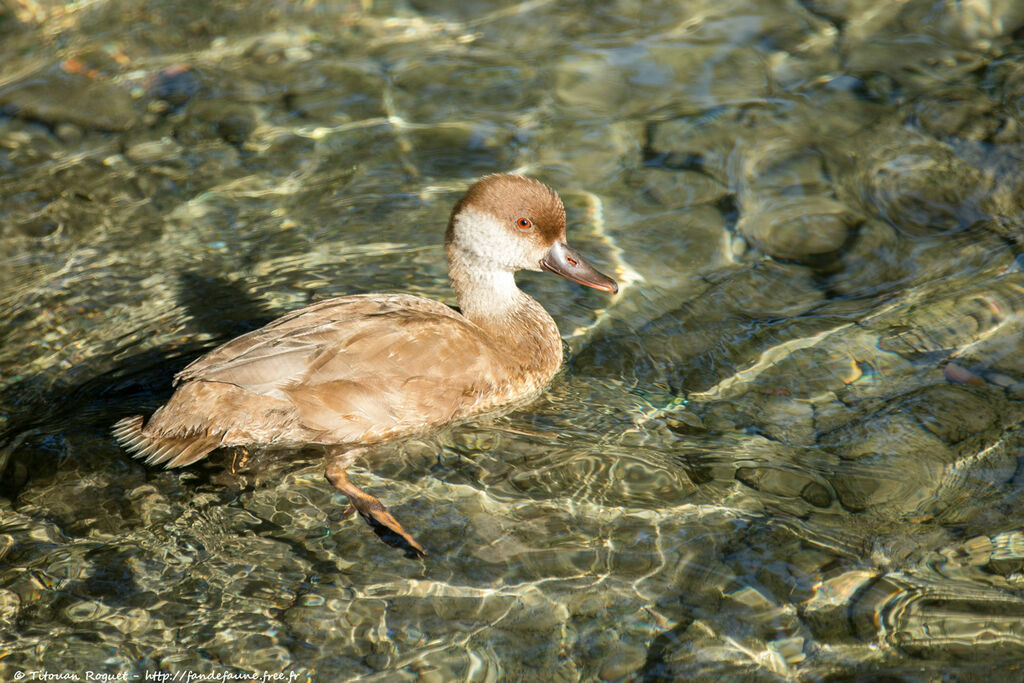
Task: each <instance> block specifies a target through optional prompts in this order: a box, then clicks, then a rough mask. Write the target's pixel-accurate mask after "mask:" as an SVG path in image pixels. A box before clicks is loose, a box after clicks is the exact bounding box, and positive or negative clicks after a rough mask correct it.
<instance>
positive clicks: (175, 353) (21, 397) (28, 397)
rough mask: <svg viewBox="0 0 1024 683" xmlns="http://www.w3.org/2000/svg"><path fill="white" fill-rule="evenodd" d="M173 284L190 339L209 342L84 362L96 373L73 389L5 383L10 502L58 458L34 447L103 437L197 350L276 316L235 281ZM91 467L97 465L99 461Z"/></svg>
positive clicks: (150, 405) (3, 437) (4, 457)
mask: <svg viewBox="0 0 1024 683" xmlns="http://www.w3.org/2000/svg"><path fill="white" fill-rule="evenodd" d="M178 280H179V283H180V285H181V286H180V287H179V288H178V292H179V293H180V294H179V300H178V303H179V304H180V305H181V306H182V307H183V308H184V309H185V311H186V312H187V315H188V317H189V318H190V319H191V320H192V321H193V323H194V325H193V327H192V329H193V333H192V335H191V336H192V337H196V336H199V335H200V333H202V334H203V335H204V336H206V337H208V338H209V339H208V340H204V341H201V342H199V341H187V342H185V343H184V344H182V345H164V346H160V347H157V348H151V349H147V350H146V351H144V352H142V353H135V354H130V355H123V354H120V353H117V354H112V355H109V356H107V357H105V358H104V357H97V358H93V359H90V360H89V362H90V363H91V364H92V365H94V366H95V367H96V368H97V370H98V372H97V374H95V375H93V376H91V377H88V378H87V379H84V380H82V381H80V382H76V383H75V384H70V385H68V384H62V383H61V382H60V381H59V380H58V381H56V382H54V381H52V380H51V378H49V377H48V376H46V375H37V376H34V377H32V378H29V379H26V380H23V381H21V382H18V383H16V384H13V385H12V386H10V387H9V388H8V390H7V392H6V394H5V395H4V396H2V397H0V401H3V402H4V403H6V404H7V405H14V406H16V409H15V412H14V413H13V414H12V415H11V416H10V417H9V419H8V424H7V427H6V429H5V430H4V432H3V433H2V434H0V475H2V476H0V493H2V494H3V495H5V496H9V497H14V496H16V495H17V493H18V491H19V490H20V489H21V488H22V487H23V486H24V485H25V484H26V483H27V482H28V481H29V479H36V478H44V477H48V476H52V475H53V473H54V471H55V470H56V468H57V467H58V465H59V462H58V460H57V459H56V458H52V457H51V458H48V457H46V454H47V453H51V452H52V451H51V450H50V449H46V448H39V447H37V446H38V445H40V444H41V443H42V442H44V441H45V440H46V439H47V438H48V437H49V436H50V435H52V434H55V433H58V432H61V433H65V434H67V433H76V432H79V433H81V432H91V433H102V434H107V435H109V430H110V426H111V425H112V424H113V423H114V422H116V421H117V420H119V419H120V418H122V417H125V416H128V415H134V414H138V413H140V412H142V413H149V412H152V411H153V410H154V409H155V408H156V407H158V406H159V405H160V404H161V403H163V402H164V401H165V400H166V399H167V398H169V397H170V395H171V393H172V389H173V387H172V384H173V381H174V375H175V374H177V373H178V372H179V371H181V369H182V368H184V367H185V366H186V365H187V364H188V363H190V362H191V361H192V360H194V359H195V358H197V357H199V356H200V355H201V354H202V353H203V352H205V351H208V350H209V349H211V348H213V347H214V346H217V345H219V344H222V343H224V342H226V341H228V340H230V339H233V338H234V337H237V336H238V335H240V334H244V333H246V332H248V331H251V330H254V329H257V328H259V327H262V326H263V325H266V324H267V323H268V322H270V321H271V320H273V319H274V318H276V317H278V315H280V312H276V313H275V312H274V311H272V310H270V309H269V308H268V306H267V304H266V302H264V301H261V300H260V299H258V298H256V297H254V296H252V294H250V293H249V292H248V291H246V290H245V288H244V287H243V286H241V283H240V282H238V281H233V280H230V279H228V278H225V277H222V276H216V275H215V276H207V275H199V274H197V273H193V272H182V273H179V274H178ZM211 302H217V304H216V305H211ZM221 302H230V306H221V305H220V303H221ZM103 368H107V369H103ZM110 438H112V437H110ZM12 456H13V457H12ZM126 457H127V456H126ZM94 466H95V467H100V468H102V467H104V466H105V463H102V462H99V463H94Z"/></svg>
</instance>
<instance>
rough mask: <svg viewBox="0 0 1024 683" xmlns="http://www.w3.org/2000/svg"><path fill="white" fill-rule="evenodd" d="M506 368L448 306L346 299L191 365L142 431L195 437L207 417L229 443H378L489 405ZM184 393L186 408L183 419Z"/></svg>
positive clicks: (403, 299) (294, 316)
mask: <svg viewBox="0 0 1024 683" xmlns="http://www.w3.org/2000/svg"><path fill="white" fill-rule="evenodd" d="M503 366H504V361H503V360H502V358H501V354H500V352H499V351H498V350H497V349H496V348H494V347H493V345H492V344H491V343H490V341H489V340H488V338H487V337H486V336H485V335H484V334H482V332H481V331H480V329H479V328H478V327H476V326H475V325H473V324H472V323H470V322H469V321H467V320H466V319H465V318H463V317H462V316H461V315H459V314H458V313H456V312H454V311H452V310H451V309H449V308H448V307H447V306H445V305H444V304H441V303H438V302H435V301H431V300H429V299H423V298H419V297H413V296H408V295H389V296H382V295H366V296H349V297H342V298H339V299H332V300H328V301H324V302H321V303H318V304H314V305H312V306H308V307H306V308H304V309H300V310H299V311H296V312H294V313H291V314H289V315H287V316H285V317H283V318H280V319H278V320H276V321H274V322H272V323H270V324H269V325H267V326H266V327H263V328H261V329H259V330H255V331H253V332H250V333H249V334H246V335H243V336H241V337H238V338H237V339H234V340H232V341H230V342H228V343H227V344H224V345H223V346H221V347H219V348H217V349H215V350H213V351H211V352H210V353H209V354H207V355H205V356H203V357H202V358H200V359H198V360H196V361H195V362H193V363H192V364H191V365H189V366H188V367H186V368H185V369H184V370H183V371H182V372H181V373H179V374H178V376H177V377H176V378H175V379H176V381H177V382H178V383H180V384H181V386H180V387H179V389H178V392H177V393H176V394H175V397H172V399H171V401H170V402H169V403H168V405H167V406H165V407H164V408H163V409H161V410H160V411H158V414H157V415H154V419H153V421H152V423H151V424H150V425H147V428H152V429H159V430H160V431H161V432H163V433H166V434H171V433H174V432H179V433H180V431H181V429H180V427H181V426H183V425H185V424H187V425H188V430H187V431H189V432H191V433H195V432H197V431H204V430H202V428H201V426H200V425H201V423H203V422H207V421H209V423H210V426H209V428H208V429H210V430H213V429H216V430H217V431H221V432H223V433H224V434H225V435H226V436H225V443H230V442H246V441H249V440H252V441H269V440H273V441H321V442H332V443H346V442H356V441H359V442H370V441H376V440H379V439H383V438H387V437H389V436H395V435H398V434H401V433H406V432H412V431H416V430H419V429H424V428H427V427H430V426H433V425H436V424H441V423H445V422H449V421H451V420H454V419H458V418H461V417H465V416H467V415H471V414H473V413H476V412H479V411H480V410H483V409H486V408H488V407H490V405H492V404H493V403H494V402H495V401H494V399H495V398H496V397H500V396H502V395H503V394H504V393H505V392H504V389H505V387H504V384H506V383H507V381H508V377H507V376H505V375H506V373H504V372H502V370H503ZM200 385H202V386H200ZM214 385H226V386H224V387H223V389H216V387H215V386H214ZM179 394H181V397H182V400H181V401H179V402H178V403H179V404H180V405H181V407H182V409H183V411H185V412H187V413H189V414H187V415H181V414H177V415H176V413H178V412H181V411H177V410H175V399H176V398H178V395H179ZM199 396H202V398H201V399H200V400H196V399H197V398H198V397H199ZM185 399H188V400H185ZM485 403H486V405H485ZM186 406H187V408H186ZM197 413H200V414H197ZM147 431H149V429H147Z"/></svg>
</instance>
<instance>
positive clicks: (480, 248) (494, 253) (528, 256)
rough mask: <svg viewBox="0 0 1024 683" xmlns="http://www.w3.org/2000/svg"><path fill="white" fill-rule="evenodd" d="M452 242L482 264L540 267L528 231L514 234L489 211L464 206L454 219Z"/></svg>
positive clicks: (513, 267) (508, 266)
mask: <svg viewBox="0 0 1024 683" xmlns="http://www.w3.org/2000/svg"><path fill="white" fill-rule="evenodd" d="M454 228H455V229H454V237H455V243H456V245H457V246H458V248H459V250H460V251H462V252H463V253H464V254H467V255H472V256H473V258H474V259H475V260H478V261H479V262H480V263H481V264H484V263H486V264H490V265H491V266H492V267H497V268H501V269H506V270H518V269H529V270H540V259H541V258H542V257H543V254H537V253H535V252H537V248H536V247H535V246H534V244H533V241H532V240H531V239H529V237H528V236H527V235H517V234H516V233H514V232H512V231H511V230H510V229H509V228H508V227H506V226H505V225H504V222H503V221H500V220H498V219H497V218H495V217H494V216H492V215H491V214H489V213H485V212H483V211H478V210H476V209H473V208H470V207H467V208H465V209H463V210H462V211H460V212H459V214H458V215H457V216H456V217H455V222H454Z"/></svg>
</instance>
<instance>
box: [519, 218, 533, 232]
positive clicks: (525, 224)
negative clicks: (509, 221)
mask: <svg viewBox="0 0 1024 683" xmlns="http://www.w3.org/2000/svg"><path fill="white" fill-rule="evenodd" d="M516 227H518V228H519V229H520V230H529V229H530V228H532V227H533V221H531V220H530V219H529V218H520V219H519V220H517V221H516Z"/></svg>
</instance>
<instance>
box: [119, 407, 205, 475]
mask: <svg viewBox="0 0 1024 683" xmlns="http://www.w3.org/2000/svg"><path fill="white" fill-rule="evenodd" d="M144 424H145V418H143V417H142V416H141V415H132V416H131V417H126V418H124V419H123V420H119V421H117V422H116V423H115V424H114V427H113V428H112V429H111V433H112V434H113V435H114V438H115V439H116V440H117V443H119V444H120V445H121V447H122V448H123V449H125V450H126V451H128V452H129V453H131V454H132V457H135V458H145V459H146V464H148V465H157V464H163V465H164V466H165V467H184V466H185V465H191V464H192V463H194V462H195V461H196V460H200V459H202V458H204V457H205V456H206V454H207V453H209V452H210V451H212V450H214V449H215V448H217V447H218V446H220V441H221V440H220V439H219V438H218V437H215V436H211V435H208V434H207V435H203V434H196V435H190V436H184V437H180V436H149V435H147V434H146V433H145V432H144V431H143V427H144Z"/></svg>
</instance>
